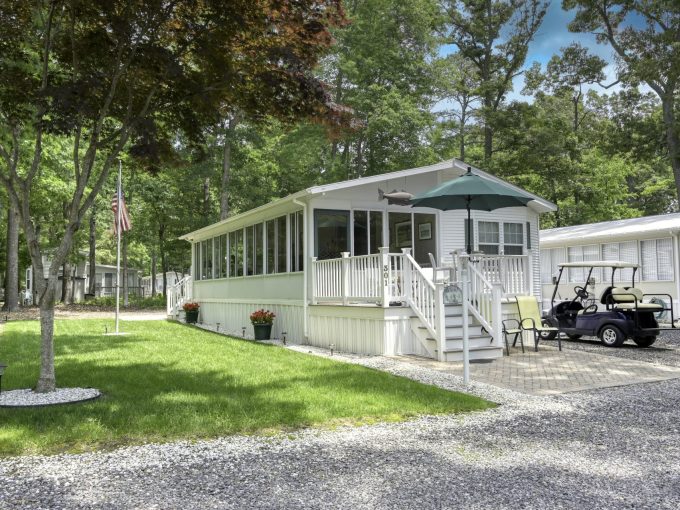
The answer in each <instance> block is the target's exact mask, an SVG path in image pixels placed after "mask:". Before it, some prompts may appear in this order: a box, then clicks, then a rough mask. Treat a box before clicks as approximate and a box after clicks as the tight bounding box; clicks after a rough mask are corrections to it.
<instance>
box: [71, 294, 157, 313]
mask: <svg viewBox="0 0 680 510" xmlns="http://www.w3.org/2000/svg"><path fill="white" fill-rule="evenodd" d="M128 301H129V305H128V308H129V309H132V310H152V309H153V310H165V307H166V302H165V298H164V297H163V295H162V294H157V295H156V296H154V297H151V296H147V297H139V296H137V295H134V294H131V295H130V296H129V297H128ZM80 306H85V307H88V306H89V307H94V308H110V309H112V310H113V309H115V307H116V297H115V296H101V297H96V298H94V299H88V300H87V301H84V302H83V303H81V304H80Z"/></svg>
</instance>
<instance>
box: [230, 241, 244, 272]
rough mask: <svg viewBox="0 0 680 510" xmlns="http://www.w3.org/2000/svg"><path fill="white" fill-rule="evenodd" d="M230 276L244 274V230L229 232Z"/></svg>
mask: <svg viewBox="0 0 680 510" xmlns="http://www.w3.org/2000/svg"><path fill="white" fill-rule="evenodd" d="M229 276H231V277H236V276H243V230H235V231H234V232H230V233H229Z"/></svg>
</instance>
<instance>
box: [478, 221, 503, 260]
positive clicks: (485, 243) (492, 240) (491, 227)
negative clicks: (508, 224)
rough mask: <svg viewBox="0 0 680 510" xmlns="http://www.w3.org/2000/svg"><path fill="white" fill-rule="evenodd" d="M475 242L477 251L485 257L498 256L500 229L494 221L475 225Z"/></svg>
mask: <svg viewBox="0 0 680 510" xmlns="http://www.w3.org/2000/svg"><path fill="white" fill-rule="evenodd" d="M477 241H478V243H479V250H480V251H481V252H483V253H485V254H487V255H498V252H499V249H498V248H499V245H500V241H501V236H500V229H499V227H498V223H496V222H495V221H480V222H478V223H477Z"/></svg>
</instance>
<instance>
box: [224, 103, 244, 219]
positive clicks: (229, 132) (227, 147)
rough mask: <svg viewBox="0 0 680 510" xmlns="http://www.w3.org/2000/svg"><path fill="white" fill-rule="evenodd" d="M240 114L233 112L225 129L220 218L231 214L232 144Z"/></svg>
mask: <svg viewBox="0 0 680 510" xmlns="http://www.w3.org/2000/svg"><path fill="white" fill-rule="evenodd" d="M240 120H241V119H240V116H239V115H238V114H233V115H232V116H231V117H230V118H229V120H228V121H227V126H226V129H225V130H224V146H223V147H222V182H221V187H220V220H226V219H227V217H228V216H229V185H230V183H231V144H232V141H233V138H234V131H235V130H236V126H238V124H239V122H240Z"/></svg>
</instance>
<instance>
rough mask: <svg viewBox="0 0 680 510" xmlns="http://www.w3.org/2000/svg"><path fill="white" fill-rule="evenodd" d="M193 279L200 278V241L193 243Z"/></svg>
mask: <svg viewBox="0 0 680 510" xmlns="http://www.w3.org/2000/svg"><path fill="white" fill-rule="evenodd" d="M193 274H194V279H196V280H200V279H201V243H194V271H193Z"/></svg>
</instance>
